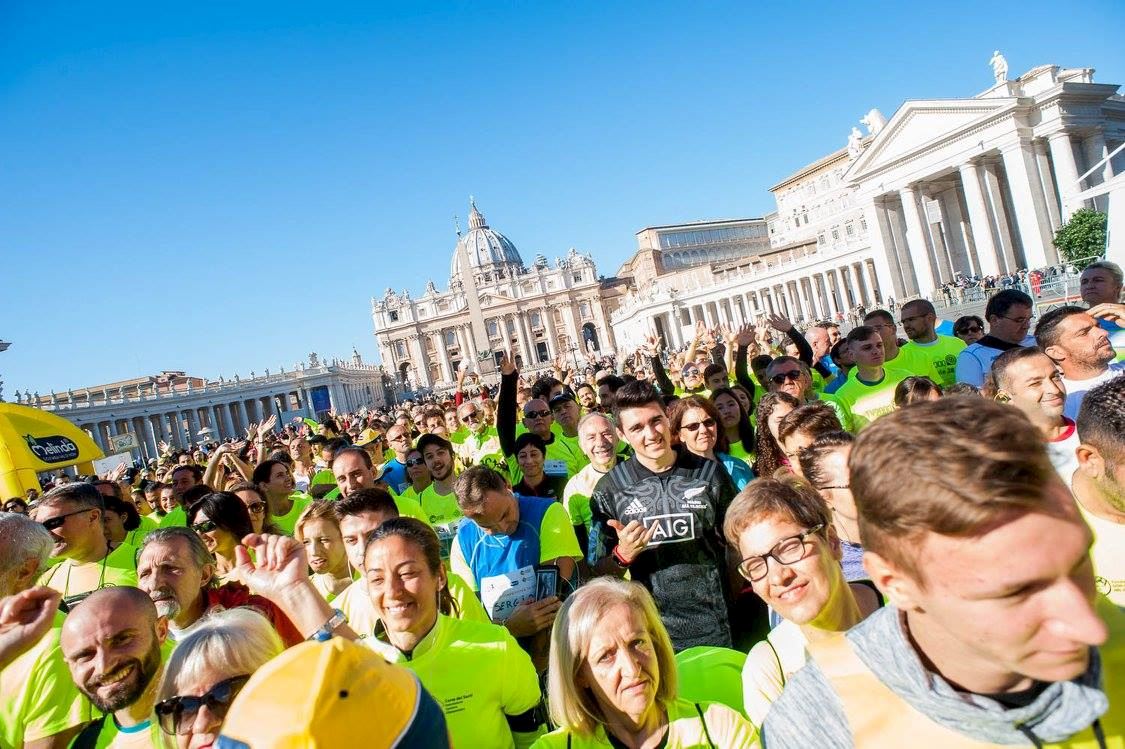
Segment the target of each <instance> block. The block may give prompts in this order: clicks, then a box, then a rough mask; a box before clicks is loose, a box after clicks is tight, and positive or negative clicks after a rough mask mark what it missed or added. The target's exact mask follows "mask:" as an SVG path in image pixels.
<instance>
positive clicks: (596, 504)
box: [586, 479, 617, 565]
mask: <svg viewBox="0 0 1125 749" xmlns="http://www.w3.org/2000/svg"><path fill="white" fill-rule="evenodd" d="M602 481H605V479H602ZM599 485H602V484H601V483H600V482H599ZM612 501H613V500H612V498H611V495H610V494H609V492H607V491H606V490H603V489H597V488H595V489H594V493H593V495H592V496H591V497H590V541H589V553H588V554H587V557H586V561H587V562H589V563H590V564H591V565H593V564H597V562H598V560H600V559H604V558H605V557H606V555H608V554H609V553H610V551H611V550H612V549H613V547H615V546H617V531H615V530H614V529H613V528H612V527H611V526H610V525H609V521H610V520H611V519H612V517H611V516H610V515H609V513H608V512H606V508H607V507H610V506H612V505H611V503H612Z"/></svg>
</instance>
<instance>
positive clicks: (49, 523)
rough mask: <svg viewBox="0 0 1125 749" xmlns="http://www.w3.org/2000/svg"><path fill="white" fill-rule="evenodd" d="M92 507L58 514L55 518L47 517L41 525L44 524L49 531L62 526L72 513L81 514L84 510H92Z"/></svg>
mask: <svg viewBox="0 0 1125 749" xmlns="http://www.w3.org/2000/svg"><path fill="white" fill-rule="evenodd" d="M92 509H93V508H92V507H87V508H86V509H85V510H75V511H74V512H68V513H66V514H65V515H56V516H55V517H53V518H47V519H46V520H44V521H43V522H41V523H40V524H39V525H41V526H43V527H44V528H46V529H47V530H49V531H53V530H54V529H55V528H61V527H62V525H63V523H65V522H66V519H67V518H68V517H70V516H71V515H81V514H82V513H84V512H90V510H92Z"/></svg>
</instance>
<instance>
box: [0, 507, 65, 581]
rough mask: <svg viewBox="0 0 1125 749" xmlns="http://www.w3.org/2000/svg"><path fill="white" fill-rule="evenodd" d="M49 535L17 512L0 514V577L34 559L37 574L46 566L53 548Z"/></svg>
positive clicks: (38, 525) (40, 526)
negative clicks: (36, 565)
mask: <svg viewBox="0 0 1125 749" xmlns="http://www.w3.org/2000/svg"><path fill="white" fill-rule="evenodd" d="M54 545H55V544H54V541H52V540H51V534H50V533H49V532H48V531H47V529H46V528H44V527H43V526H42V525H40V524H39V523H37V522H35V521H34V520H32V519H31V518H29V517H27V516H26V515H21V514H19V513H18V512H0V575H6V574H8V573H9V572H11V571H12V570H14V569H15V568H17V567H19V566H20V565H22V564H24V563H25V562H26V561H27V560H28V559H34V560H35V561H36V563H37V564H38V567H37V570H36V571H37V572H38V571H42V570H43V568H44V567H46V565H47V558H48V557H50V556H51V549H52V548H54Z"/></svg>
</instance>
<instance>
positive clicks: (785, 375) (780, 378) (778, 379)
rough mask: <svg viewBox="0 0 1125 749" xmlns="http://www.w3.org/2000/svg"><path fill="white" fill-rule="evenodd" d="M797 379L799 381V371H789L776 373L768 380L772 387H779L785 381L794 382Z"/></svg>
mask: <svg viewBox="0 0 1125 749" xmlns="http://www.w3.org/2000/svg"><path fill="white" fill-rule="evenodd" d="M799 379H801V370H799V369H791V370H789V371H788V372H778V373H777V374H775V375H774V376H773V377H771V378H770V382H772V383H773V384H774V385H781V384H782V383H784V382H786V381H788V382H796V381H797V380H799Z"/></svg>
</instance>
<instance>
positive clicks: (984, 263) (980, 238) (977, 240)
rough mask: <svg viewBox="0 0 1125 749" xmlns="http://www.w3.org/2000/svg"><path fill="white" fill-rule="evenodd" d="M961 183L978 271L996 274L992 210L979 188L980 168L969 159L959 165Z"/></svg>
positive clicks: (982, 273)
mask: <svg viewBox="0 0 1125 749" xmlns="http://www.w3.org/2000/svg"><path fill="white" fill-rule="evenodd" d="M960 172H961V185H962V187H963V188H964V190H965V206H966V208H967V209H968V211H969V228H970V229H972V233H973V244H974V245H976V248H977V260H978V261H980V268H978V272H979V273H980V274H981V275H982V276H996V275H999V273H1000V255H999V253H998V252H997V251H996V243H995V242H994V241H993V235H992V211H991V210H990V208H989V205H988V203H987V202H986V201H985V194H984V191H983V190H982V189H981V183H980V177H981V175H980V170H979V169H978V168H977V165H976V164H975V163H973V162H971V161H969V162H966V163H964V164H962V165H961V166H960Z"/></svg>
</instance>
